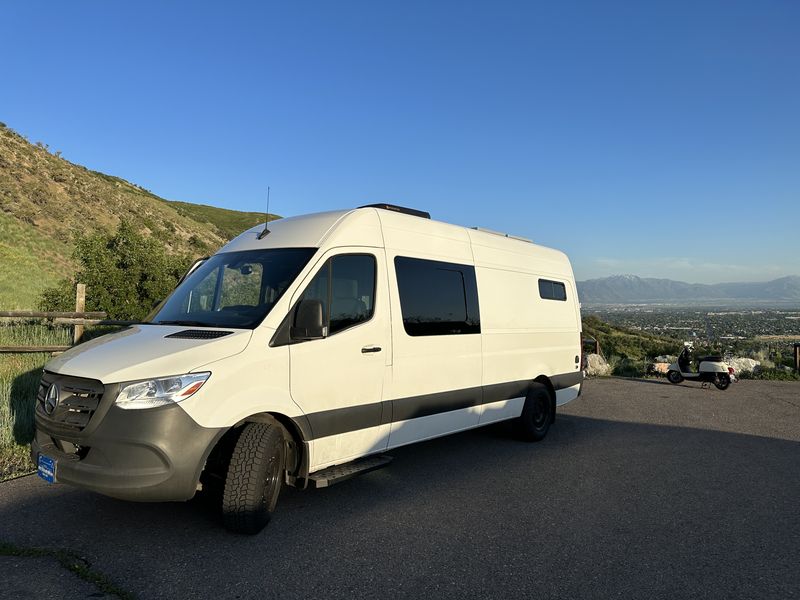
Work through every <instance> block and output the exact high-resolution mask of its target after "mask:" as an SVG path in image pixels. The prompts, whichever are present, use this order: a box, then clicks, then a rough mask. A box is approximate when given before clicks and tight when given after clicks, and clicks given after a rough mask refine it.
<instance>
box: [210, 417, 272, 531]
mask: <svg viewBox="0 0 800 600" xmlns="http://www.w3.org/2000/svg"><path fill="white" fill-rule="evenodd" d="M285 465H286V451H285V445H284V442H283V434H282V433H281V431H280V428H279V427H276V426H274V425H267V424H265V423H250V424H248V425H245V427H244V429H243V430H242V433H241V435H240V436H239V439H238V440H237V441H236V446H235V447H234V449H233V455H232V456H231V461H230V465H229V466H228V473H227V476H226V477H225V491H224V492H223V494H222V519H223V522H224V524H225V527H226V528H228V529H229V530H231V531H235V532H236V533H248V534H254V533H258V532H259V531H261V530H262V529H264V527H265V526H266V525H267V523H269V519H270V516H271V514H272V511H273V510H274V509H275V504H276V503H277V502H278V495H279V494H280V491H281V484H282V482H283V475H284V469H285Z"/></svg>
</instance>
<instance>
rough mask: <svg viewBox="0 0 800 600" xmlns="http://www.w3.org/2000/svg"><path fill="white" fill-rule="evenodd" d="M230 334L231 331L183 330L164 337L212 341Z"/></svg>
mask: <svg viewBox="0 0 800 600" xmlns="http://www.w3.org/2000/svg"><path fill="white" fill-rule="evenodd" d="M232 333H233V332H232V331H214V330H209V329H184V330H183V331H177V332H175V333H171V334H169V335H165V336H164V337H165V338H179V339H183V340H213V339H214V338H220V337H223V336H226V335H230V334H232Z"/></svg>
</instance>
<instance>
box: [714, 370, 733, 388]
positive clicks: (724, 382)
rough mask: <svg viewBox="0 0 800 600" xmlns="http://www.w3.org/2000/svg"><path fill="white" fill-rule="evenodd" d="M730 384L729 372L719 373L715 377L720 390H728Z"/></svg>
mask: <svg viewBox="0 0 800 600" xmlns="http://www.w3.org/2000/svg"><path fill="white" fill-rule="evenodd" d="M730 384H731V376H730V375H728V374H727V373H717V376H716V377H715V378H714V385H715V386H717V389H718V390H727V389H728V386H729V385H730Z"/></svg>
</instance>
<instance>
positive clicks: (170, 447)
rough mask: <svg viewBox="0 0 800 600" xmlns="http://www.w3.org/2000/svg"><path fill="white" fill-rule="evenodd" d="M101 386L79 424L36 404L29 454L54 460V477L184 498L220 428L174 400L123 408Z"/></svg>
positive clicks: (122, 494)
mask: <svg viewBox="0 0 800 600" xmlns="http://www.w3.org/2000/svg"><path fill="white" fill-rule="evenodd" d="M110 388H116V386H106V389H105V393H103V396H102V398H101V399H100V401H99V406H98V407H97V410H96V411H94V413H93V414H92V416H91V418H90V420H89V422H88V424H86V425H85V426H84V427H83V428H77V427H73V428H69V427H67V426H66V425H64V424H63V423H59V422H57V421H55V420H53V419H51V418H50V417H49V416H48V415H47V414H46V412H45V410H44V405H43V402H41V401H37V403H36V432H35V435H34V440H33V442H32V443H31V456H32V457H33V459H34V461H38V457H39V454H40V453H41V454H44V455H46V456H49V457H50V458H53V459H55V461H56V481H58V482H60V483H67V484H70V485H74V486H77V487H82V488H85V489H88V490H92V491H95V492H99V493H101V494H105V495H107V496H112V497H114V498H120V499H123V500H136V501H158V502H160V501H170V500H188V499H189V498H191V497H192V496H194V493H195V491H196V489H197V482H198V481H199V478H200V473H201V471H202V469H203V466H204V464H205V460H206V458H207V457H208V454H209V453H210V452H211V449H212V448H213V447H214V445H215V444H216V442H217V440H218V439H219V438H220V437H221V436H222V434H223V433H224V432H225V430H226V429H225V428H205V427H201V426H200V425H198V424H197V423H196V422H195V421H194V420H193V419H192V418H191V417H189V415H188V414H186V412H185V411H184V410H183V409H182V408H181V407H180V406H178V405H170V406H163V407H158V408H149V409H143V410H124V409H121V408H119V407H117V406H116V405H114V403H113V400H114V398H115V397H116V390H115V389H110Z"/></svg>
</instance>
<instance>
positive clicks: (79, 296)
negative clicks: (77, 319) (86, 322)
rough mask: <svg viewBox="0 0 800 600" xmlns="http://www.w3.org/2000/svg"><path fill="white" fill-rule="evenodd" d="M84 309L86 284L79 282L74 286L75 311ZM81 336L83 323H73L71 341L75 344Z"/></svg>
mask: <svg viewBox="0 0 800 600" xmlns="http://www.w3.org/2000/svg"><path fill="white" fill-rule="evenodd" d="M85 310H86V284H85V283H79V284H78V285H77V286H75V312H76V313H82V312H83V311H85ZM82 337H83V325H75V328H74V330H73V333H72V343H73V345H74V344H77V343H78V342H80V341H81V338H82Z"/></svg>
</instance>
